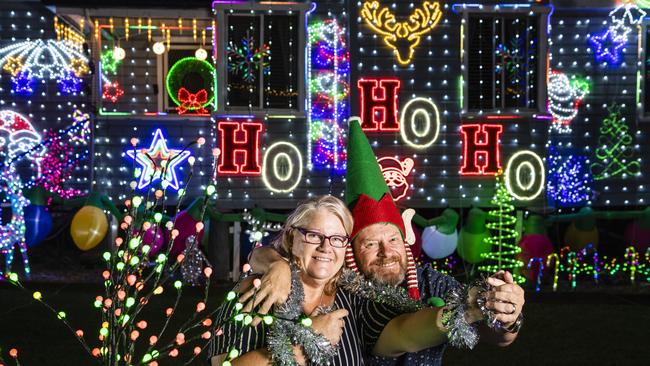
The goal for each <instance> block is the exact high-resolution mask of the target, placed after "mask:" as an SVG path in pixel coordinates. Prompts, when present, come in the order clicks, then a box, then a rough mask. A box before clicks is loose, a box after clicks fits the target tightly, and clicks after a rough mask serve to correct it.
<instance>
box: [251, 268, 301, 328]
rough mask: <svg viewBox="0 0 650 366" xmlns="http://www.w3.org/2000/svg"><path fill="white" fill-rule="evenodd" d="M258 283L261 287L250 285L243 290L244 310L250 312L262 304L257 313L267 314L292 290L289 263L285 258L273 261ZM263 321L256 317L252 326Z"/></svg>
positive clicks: (282, 301) (285, 299) (285, 298)
mask: <svg viewBox="0 0 650 366" xmlns="http://www.w3.org/2000/svg"><path fill="white" fill-rule="evenodd" d="M258 284H259V287H255V286H252V287H250V286H249V287H248V288H243V289H242V290H241V293H242V295H241V297H240V299H239V301H240V302H241V303H242V304H244V307H243V308H242V312H244V313H250V312H251V311H253V309H256V308H257V307H258V306H259V305H260V304H261V306H260V308H259V310H257V313H258V314H262V315H266V314H268V313H269V310H271V307H272V306H273V305H280V304H282V303H284V302H285V301H287V297H289V292H290V291H291V269H290V268H289V263H287V262H286V261H284V260H280V261H276V262H273V263H271V264H270V265H269V269H268V271H267V272H266V273H265V274H264V275H263V276H262V278H261V282H258ZM253 295H254V296H253ZM261 321H262V319H261V318H260V317H255V318H254V319H253V322H252V323H251V326H253V327H254V326H257V325H258V324H259V323H260V322H261Z"/></svg>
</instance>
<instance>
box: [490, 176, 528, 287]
mask: <svg viewBox="0 0 650 366" xmlns="http://www.w3.org/2000/svg"><path fill="white" fill-rule="evenodd" d="M496 179H497V181H496V191H495V193H494V196H493V197H492V200H491V201H490V202H491V203H492V204H493V205H495V206H496V207H495V208H494V209H492V210H490V211H489V212H488V217H487V224H486V227H487V228H488V229H489V230H490V236H488V237H487V238H485V241H486V243H490V244H491V248H492V249H491V251H490V252H488V253H483V254H481V257H483V258H485V259H486V260H487V261H486V262H485V263H486V264H485V265H481V266H479V267H478V270H479V271H481V272H486V273H487V274H488V275H491V274H493V273H495V272H497V271H499V270H506V271H509V272H511V273H512V275H513V276H514V279H515V281H516V282H517V283H524V282H526V279H525V278H524V277H523V276H521V275H520V274H518V273H515V272H518V269H520V268H522V267H523V266H524V262H522V261H520V260H518V259H516V256H517V254H519V253H521V248H520V247H519V246H518V245H517V231H516V230H515V223H516V222H517V219H516V218H515V216H514V211H515V206H514V205H513V204H512V202H513V201H514V199H513V198H512V196H511V195H510V193H509V192H508V190H507V189H506V186H505V184H504V183H503V174H499V175H497V177H496Z"/></svg>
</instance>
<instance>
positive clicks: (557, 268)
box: [546, 253, 560, 292]
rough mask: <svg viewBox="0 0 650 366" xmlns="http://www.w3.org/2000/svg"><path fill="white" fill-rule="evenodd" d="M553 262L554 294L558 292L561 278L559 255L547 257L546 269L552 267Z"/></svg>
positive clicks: (553, 254) (554, 254)
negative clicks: (558, 283) (558, 282)
mask: <svg viewBox="0 0 650 366" xmlns="http://www.w3.org/2000/svg"><path fill="white" fill-rule="evenodd" d="M551 262H554V263H555V264H554V268H553V292H555V291H557V281H558V279H559V278H560V256H558V255H557V253H552V254H549V256H548V257H546V268H550V267H551Z"/></svg>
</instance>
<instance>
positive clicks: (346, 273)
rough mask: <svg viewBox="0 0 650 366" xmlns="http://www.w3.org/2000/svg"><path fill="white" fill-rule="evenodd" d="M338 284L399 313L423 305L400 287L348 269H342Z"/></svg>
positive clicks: (416, 309)
mask: <svg viewBox="0 0 650 366" xmlns="http://www.w3.org/2000/svg"><path fill="white" fill-rule="evenodd" d="M338 286H339V287H340V288H343V289H345V290H347V291H348V292H350V293H353V294H356V295H359V296H361V297H363V298H365V299H368V300H371V301H374V302H378V303H382V304H384V305H387V306H389V307H391V308H393V309H394V310H396V311H398V312H400V313H412V312H414V311H418V310H420V309H422V307H423V306H422V304H421V303H420V302H419V301H415V300H413V299H412V298H411V297H410V296H409V295H408V294H407V293H406V291H405V290H404V289H403V288H402V287H398V286H390V285H386V284H383V283H379V282H376V281H370V280H366V279H365V278H364V277H363V276H361V275H360V274H358V273H356V272H353V271H351V270H349V269H344V270H343V274H342V275H341V278H340V279H339V282H338Z"/></svg>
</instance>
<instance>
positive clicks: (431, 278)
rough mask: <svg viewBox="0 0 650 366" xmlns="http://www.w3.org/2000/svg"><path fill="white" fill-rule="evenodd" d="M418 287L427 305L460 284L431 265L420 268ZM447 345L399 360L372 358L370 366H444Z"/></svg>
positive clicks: (369, 361)
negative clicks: (432, 299) (431, 298)
mask: <svg viewBox="0 0 650 366" xmlns="http://www.w3.org/2000/svg"><path fill="white" fill-rule="evenodd" d="M417 270H418V287H419V288H420V298H421V299H422V302H424V303H426V302H427V300H429V298H430V297H433V296H435V297H440V298H443V299H444V298H445V294H447V291H449V290H450V289H452V288H455V287H459V286H460V284H459V283H458V281H456V279H454V278H453V277H451V276H447V275H445V274H442V273H440V272H437V271H434V270H433V268H432V267H431V265H430V264H425V265H423V266H418V267H417ZM446 347H447V344H446V343H444V344H441V345H439V346H436V347H431V348H427V349H425V350H422V351H420V352H414V353H406V354H404V355H402V356H400V357H397V358H387V357H378V356H370V357H369V358H368V365H372V366H398V365H399V366H401V365H409V366H412V365H426V366H440V365H442V354H443V353H444V351H445V348H446Z"/></svg>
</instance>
